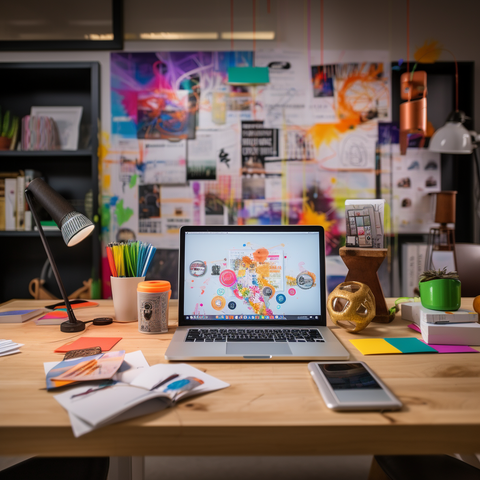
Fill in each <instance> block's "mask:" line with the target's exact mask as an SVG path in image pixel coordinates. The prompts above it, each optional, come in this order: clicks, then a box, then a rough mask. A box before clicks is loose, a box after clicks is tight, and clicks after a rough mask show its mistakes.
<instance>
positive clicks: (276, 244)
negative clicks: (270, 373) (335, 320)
mask: <svg viewBox="0 0 480 480" xmlns="http://www.w3.org/2000/svg"><path fill="white" fill-rule="evenodd" d="M325 293H326V277H325V245H324V231H323V228H322V227H320V226H305V225H302V226H299V225H295V226H188V227H182V228H181V229H180V258H179V294H178V305H179V311H178V325H179V327H178V329H177V331H176V332H175V334H174V336H173V338H172V341H171V342H170V345H169V347H168V349H167V351H166V353H165V358H166V359H167V360H316V359H317V360H318V359H323V360H348V358H349V354H348V351H347V350H346V349H345V348H344V347H343V345H342V344H341V343H340V341H339V340H338V339H337V338H336V337H335V335H334V334H333V333H332V332H331V331H330V330H329V328H328V327H327V326H326V323H327V316H326V303H325Z"/></svg>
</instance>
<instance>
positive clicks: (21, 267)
mask: <svg viewBox="0 0 480 480" xmlns="http://www.w3.org/2000/svg"><path fill="white" fill-rule="evenodd" d="M0 79H1V80H0V81H1V85H2V88H1V90H0V106H1V107H2V111H3V112H5V111H6V110H10V111H11V113H12V114H14V115H17V116H18V117H19V118H22V117H24V116H25V115H29V114H30V108H31V107H32V106H79V105H80V106H82V107H83V115H82V120H81V126H80V141H79V150H74V151H67V150H57V151H49V152H47V151H16V150H15V151H0V171H2V172H10V171H12V172H15V171H18V170H25V169H35V170H37V171H39V172H41V174H42V177H43V178H44V179H45V180H46V181H47V182H48V183H49V185H51V186H52V188H54V189H55V190H57V191H58V192H59V193H60V194H61V195H62V196H64V197H65V198H66V199H67V200H69V201H71V202H72V203H74V206H75V208H77V209H78V210H80V211H82V208H83V211H82V213H87V214H89V215H91V217H92V218H91V220H92V221H93V222H94V223H95V227H96V228H95V230H94V232H93V234H92V235H91V237H90V238H89V239H87V240H85V241H84V242H81V243H80V244H78V245H76V246H75V247H72V248H68V247H67V246H66V245H65V244H64V242H63V239H62V237H61V234H60V232H56V231H46V232H45V233H46V235H47V236H48V240H49V243H50V246H51V249H52V252H53V255H54V257H55V261H56V262H57V266H58V268H59V271H60V275H61V277H62V280H63V283H64V285H65V289H66V291H67V293H71V292H73V291H74V290H76V289H78V288H80V287H81V286H82V285H83V281H84V280H88V279H89V278H93V279H94V280H96V279H98V278H101V276H100V259H101V255H100V219H99V210H98V195H99V189H98V157H97V149H98V121H99V117H100V67H99V64H98V63H96V62H71V63H70V62H68V63H56V62H55V63H0ZM90 196H91V209H89V208H87V210H89V211H90V212H91V213H89V211H85V198H86V197H90ZM0 246H1V251H2V259H1V261H0V264H1V268H2V274H1V275H0V301H6V300H8V299H10V298H31V295H30V294H29V292H28V285H29V283H30V281H31V280H32V279H33V278H36V277H40V274H41V271H42V267H43V265H44V263H45V260H46V259H47V256H46V253H45V251H44V249H43V246H42V243H41V240H40V236H39V234H38V232H37V231H35V230H34V231H0ZM46 287H47V288H48V290H49V291H51V292H52V293H54V294H55V295H57V296H60V292H59V290H58V288H57V285H56V282H55V279H54V278H53V276H52V277H51V278H50V279H48V280H47V283H46Z"/></svg>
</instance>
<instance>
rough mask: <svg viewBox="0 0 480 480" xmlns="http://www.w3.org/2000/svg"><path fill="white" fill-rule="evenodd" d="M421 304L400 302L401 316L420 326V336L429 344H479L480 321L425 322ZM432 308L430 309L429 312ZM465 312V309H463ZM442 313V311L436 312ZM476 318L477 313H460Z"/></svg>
mask: <svg viewBox="0 0 480 480" xmlns="http://www.w3.org/2000/svg"><path fill="white" fill-rule="evenodd" d="M421 308H425V307H422V305H421V304H420V303H417V302H409V303H402V306H401V309H402V318H403V319H404V320H408V321H410V322H413V323H415V324H416V325H418V326H419V327H420V331H421V333H422V337H423V339H424V340H425V342H426V343H428V344H430V345H480V323H478V322H477V321H473V322H472V321H470V322H464V323H448V324H445V323H440V324H438V323H427V322H426V320H425V319H424V318H422V315H421ZM425 310H429V309H425ZM431 311H433V310H430V312H431ZM465 312H466V311H465ZM438 313H440V314H441V313H442V312H438ZM459 315H465V316H467V317H471V318H473V319H474V320H475V318H476V319H477V320H478V314H477V315H471V314H468V313H464V314H462V313H460V314H459Z"/></svg>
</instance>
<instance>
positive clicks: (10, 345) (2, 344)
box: [0, 340, 23, 357]
mask: <svg viewBox="0 0 480 480" xmlns="http://www.w3.org/2000/svg"><path fill="white" fill-rule="evenodd" d="M20 347H23V343H15V342H12V340H0V355H1V356H2V357H3V356H5V355H11V354H13V353H19V351H20V350H19V348H20Z"/></svg>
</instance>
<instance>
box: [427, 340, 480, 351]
mask: <svg viewBox="0 0 480 480" xmlns="http://www.w3.org/2000/svg"><path fill="white" fill-rule="evenodd" d="M420 341H421V342H423V343H425V342H424V341H423V340H420ZM427 345H428V346H429V347H432V348H434V349H435V350H437V352H438V353H480V352H479V351H478V350H475V349H474V348H472V347H469V346H468V345H431V344H429V343H428V344H427Z"/></svg>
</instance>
